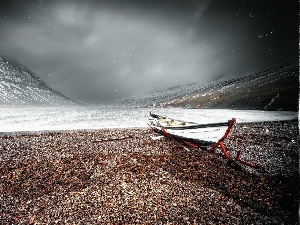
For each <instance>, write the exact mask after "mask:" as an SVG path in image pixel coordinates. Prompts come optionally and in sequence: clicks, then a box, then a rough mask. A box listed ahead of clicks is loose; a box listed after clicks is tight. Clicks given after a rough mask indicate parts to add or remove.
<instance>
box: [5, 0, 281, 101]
mask: <svg viewBox="0 0 300 225" xmlns="http://www.w3.org/2000/svg"><path fill="white" fill-rule="evenodd" d="M12 2H15V4H12V3H11V5H10V7H9V10H7V15H8V17H7V18H5V20H4V19H3V17H1V18H2V19H0V22H1V24H2V27H1V29H2V31H1V33H0V40H1V41H0V51H1V54H4V55H8V56H11V57H14V58H16V59H17V60H18V61H20V63H22V64H24V65H26V66H27V67H29V68H30V69H31V70H33V71H34V72H35V73H36V74H37V75H38V76H40V77H41V78H42V79H43V80H44V81H46V83H47V84H48V85H49V86H51V87H52V88H54V89H56V90H58V91H60V92H62V93H63V94H65V95H67V96H69V97H71V98H75V99H77V100H83V101H87V102H94V103H96V102H101V101H105V100H109V99H114V98H118V97H123V96H128V95H135V94H143V93H149V92H151V91H154V90H160V89H164V88H168V87H171V86H177V85H180V84H187V83H192V82H196V81H201V82H202V83H206V82H208V81H210V80H211V79H212V78H214V77H219V76H220V75H226V76H227V77H229V76H236V75H235V74H239V75H240V76H241V75H243V72H244V73H245V72H248V71H250V70H252V71H253V68H254V66H255V68H257V67H258V66H257V65H258V64H263V62H264V61H266V60H265V56H266V53H265V48H266V47H265V46H270V43H269V42H258V41H260V40H258V36H257V35H256V33H255V32H256V31H254V30H252V28H253V27H254V25H255V24H252V20H253V19H252V18H250V19H251V21H250V22H249V23H250V24H251V29H247V26H246V25H247V23H246V20H245V19H243V18H245V16H242V15H241V17H240V18H239V19H243V20H241V21H240V22H241V24H243V25H244V27H238V26H237V25H238V23H237V21H236V19H235V18H231V17H230V16H231V14H232V13H233V12H234V10H237V9H238V7H237V6H235V5H234V7H235V9H234V10H232V9H231V8H230V7H233V6H232V5H230V7H229V6H228V8H226V7H227V6H226V5H225V6H226V7H225V6H222V5H221V6H222V7H223V8H222V7H221V9H223V12H222V13H221V14H218V10H219V9H220V5H218V4H219V3H218V1H196V0H195V1H192V0H191V1H187V0H185V1H183V0H182V1H181V0H178V1H171V0H162V1H161V2H155V3H154V1H142V2H143V3H141V1H137V0H126V1H123V2H122V3H120V1H113V0H109V1H108V0H107V1H106V0H102V1H93V0H87V1H78V0H72V1H71V0H69V1H47V2H45V3H44V2H42V3H39V4H36V5H34V6H33V5H32V4H29V3H28V4H25V3H24V2H19V1H12ZM16 2H18V4H16ZM32 2H33V3H37V2H35V1H32ZM20 4H21V5H22V7H24V10H23V11H19V10H17V9H19V7H20ZM239 4H241V3H239ZM237 5H238V4H237ZM17 6H18V7H17ZM248 8H249V7H248ZM248 8H247V9H248ZM226 10H227V11H226ZM219 11H220V10H219ZM221 11H222V10H221ZM5 12H6V11H5ZM5 12H4V11H2V12H1V10H0V13H2V14H3V13H5ZM227 12H229V13H227ZM247 13H248V12H246V13H244V14H245V15H247ZM259 22H260V21H259V20H258V22H256V23H259ZM248 27H249V26H248ZM253 34H255V35H253ZM281 58H282V57H281ZM261 59H263V60H261ZM251 60H253V61H251ZM268 60H269V61H272V60H271V59H268ZM256 64H257V65H256ZM249 68H250V69H249ZM49 75H50V76H49Z"/></svg>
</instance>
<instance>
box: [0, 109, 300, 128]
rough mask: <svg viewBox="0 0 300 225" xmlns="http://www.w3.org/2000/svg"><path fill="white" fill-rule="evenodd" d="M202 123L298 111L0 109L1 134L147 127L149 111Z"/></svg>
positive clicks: (250, 119)
mask: <svg viewBox="0 0 300 225" xmlns="http://www.w3.org/2000/svg"><path fill="white" fill-rule="evenodd" d="M150 111H152V112H153V113H156V114H159V115H164V116H168V117H171V118H176V119H181V120H185V121H192V122H198V123H212V122H214V123H215V122H224V121H227V120H230V119H231V118H236V119H237V123H244V122H257V121H278V120H290V119H294V118H297V116H298V114H297V112H289V111H258V110H225V109H218V110H217V109H181V108H170V109H149V108H129V107H117V106H97V107H68V108H63V107H60V108H55V107H51V108H46V107H35V108H0V132H19V131H46V130H82V129H103V128H137V127H147V122H148V115H149V112H150Z"/></svg>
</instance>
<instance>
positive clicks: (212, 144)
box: [148, 112, 264, 170]
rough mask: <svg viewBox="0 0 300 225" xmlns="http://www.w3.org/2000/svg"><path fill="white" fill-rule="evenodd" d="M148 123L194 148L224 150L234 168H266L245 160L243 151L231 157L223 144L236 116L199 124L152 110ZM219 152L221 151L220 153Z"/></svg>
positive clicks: (157, 130) (166, 135)
mask: <svg viewBox="0 0 300 225" xmlns="http://www.w3.org/2000/svg"><path fill="white" fill-rule="evenodd" d="M148 119H149V123H150V124H148V125H149V126H150V127H151V128H152V129H153V130H154V131H155V132H157V133H160V134H162V135H164V136H165V137H167V138H170V139H173V140H176V141H179V142H182V143H184V144H186V145H188V146H191V147H194V148H200V149H203V150H207V151H208V152H211V153H216V152H215V150H216V148H219V149H220V150H221V152H223V156H224V157H225V158H226V159H227V160H228V165H229V166H231V167H233V168H239V169H240V168H241V164H243V165H246V166H250V167H252V168H256V169H260V170H264V167H263V166H261V165H259V164H256V163H252V162H248V161H245V160H243V159H241V158H240V155H241V152H240V151H239V150H238V151H237V152H236V157H235V158H231V157H230V155H229V154H228V151H227V148H226V146H225V145H224V144H223V142H224V140H225V139H226V138H227V136H228V134H229V133H230V131H231V128H232V127H233V125H234V124H235V122H236V119H235V118H232V119H231V120H228V121H227V122H223V123H208V124H198V123H194V122H185V121H182V120H175V119H171V118H168V117H165V116H160V115H157V114H153V113H151V112H150V115H149V118H148ZM218 154H219V153H218Z"/></svg>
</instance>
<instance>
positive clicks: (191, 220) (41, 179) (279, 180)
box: [0, 120, 299, 224]
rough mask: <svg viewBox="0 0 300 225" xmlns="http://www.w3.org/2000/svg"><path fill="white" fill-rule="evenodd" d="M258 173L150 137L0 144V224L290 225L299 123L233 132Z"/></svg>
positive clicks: (232, 142)
mask: <svg viewBox="0 0 300 225" xmlns="http://www.w3.org/2000/svg"><path fill="white" fill-rule="evenodd" d="M224 144H225V145H226V146H227V147H228V149H230V151H229V154H230V155H231V156H232V157H234V156H235V155H236V151H237V150H240V151H241V158H243V159H245V160H248V161H252V162H255V163H258V164H261V165H263V166H264V167H265V170H264V171H258V170H255V169H251V168H247V167H246V166H242V169H241V170H235V169H233V168H231V167H229V166H228V165H227V160H226V159H225V158H223V157H221V156H220V155H217V154H211V153H208V152H206V151H204V150H199V149H195V148H191V147H188V146H184V145H183V144H182V143H178V142H176V141H173V140H169V139H167V138H165V137H162V138H161V137H159V135H158V134H156V133H154V132H153V131H152V130H151V129H106V130H94V131H64V132H36V133H19V134H13V133H9V134H8V133H2V134H0V151H1V154H0V162H1V163H0V223H1V224H297V222H298V204H299V203H298V200H299V167H298V162H299V152H298V151H299V150H298V145H299V133H298V121H296V120H293V121H280V122H263V123H244V124H236V125H235V126H234V128H233V130H232V131H231V133H230V135H229V136H228V138H227V139H226V141H225V142H224Z"/></svg>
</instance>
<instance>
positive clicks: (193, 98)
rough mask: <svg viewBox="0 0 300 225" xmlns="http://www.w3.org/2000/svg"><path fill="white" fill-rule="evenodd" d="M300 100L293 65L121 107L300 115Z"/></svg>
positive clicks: (156, 95) (152, 96) (180, 88)
mask: <svg viewBox="0 0 300 225" xmlns="http://www.w3.org/2000/svg"><path fill="white" fill-rule="evenodd" d="M298 98H299V66H298V64H296V62H291V63H287V64H285V65H283V66H279V67H274V68H270V69H268V70H265V71H262V72H259V73H254V74H250V75H247V76H244V77H241V78H236V79H231V80H225V79H224V78H221V79H219V80H217V81H214V82H212V83H210V84H206V85H200V84H199V83H193V84H189V85H186V86H177V87H174V88H170V89H168V90H165V91H161V92H155V93H152V94H149V95H146V96H138V97H129V98H123V99H121V100H119V101H118V103H119V104H126V105H135V106H139V107H186V108H208V109H216V108H222V109H245V110H246V109H247V110H254V109H256V110H287V111H288V110H291V111H297V110H298V104H299V101H298Z"/></svg>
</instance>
